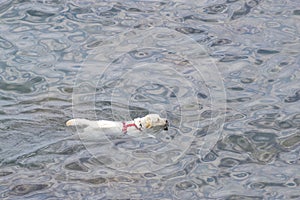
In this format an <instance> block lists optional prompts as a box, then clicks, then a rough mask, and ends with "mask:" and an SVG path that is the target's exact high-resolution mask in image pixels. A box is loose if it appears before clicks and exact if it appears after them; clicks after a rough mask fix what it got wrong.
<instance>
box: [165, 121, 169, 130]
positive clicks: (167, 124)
mask: <svg viewBox="0 0 300 200" xmlns="http://www.w3.org/2000/svg"><path fill="white" fill-rule="evenodd" d="M168 129H169V122H168V120H166V125H165V127H164V130H165V131H167V130H168Z"/></svg>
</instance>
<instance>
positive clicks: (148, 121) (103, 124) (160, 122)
mask: <svg viewBox="0 0 300 200" xmlns="http://www.w3.org/2000/svg"><path fill="white" fill-rule="evenodd" d="M66 125H67V126H83V127H86V128H88V129H89V130H92V131H98V133H99V132H101V131H102V132H105V133H107V134H112V135H129V136H138V135H141V134H143V133H144V132H146V130H149V129H157V128H158V129H159V128H161V129H164V130H168V126H169V124H168V120H167V119H165V118H161V117H160V116H159V115H157V114H149V115H146V116H145V117H142V118H136V119H134V120H132V121H127V122H115V121H107V120H99V121H90V120H87V119H71V120H69V121H67V122H66ZM99 134H100V133H99Z"/></svg>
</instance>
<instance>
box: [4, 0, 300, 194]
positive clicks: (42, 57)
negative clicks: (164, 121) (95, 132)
mask: <svg viewBox="0 0 300 200" xmlns="http://www.w3.org/2000/svg"><path fill="white" fill-rule="evenodd" d="M299 15H300V10H299V3H298V1H295V0H282V1H260V0H252V1H236V0H227V1H214V2H208V1H207V2H206V3H199V2H196V1H189V2H184V1H173V2H163V1H161V2H159V1H152V2H138V1H128V2H122V1H119V2H116V1H114V2H111V1H108V2H105V1H97V2H95V1H90V2H89V1H62V0H56V1H35V0H32V1H2V2H0V19H1V25H0V33H1V34H0V49H1V54H0V60H1V61H0V105H1V110H0V120H1V123H0V182H1V185H0V197H1V199H25V198H27V199H66V198H67V199H68V198H69V199H82V198H86V199H130V198H131V199H267V198H269V199H299V198H300V192H299V185H300V176H299V144H300V136H299V135H300V125H299V124H300V106H299V100H300V88H299V85H300V81H299V80H300V71H299V64H300V60H299V58H300V56H299V48H300V43H299V36H300V34H299V31H300V26H299V23H297V22H298V21H299V18H300V16H299ZM153 27H154V28H155V27H160V28H165V29H169V30H171V31H175V32H177V33H180V34H183V35H185V36H188V37H190V38H192V39H193V40H194V41H195V42H197V43H198V44H200V45H203V46H204V47H205V49H206V50H207V54H208V55H209V58H211V59H213V61H214V62H215V63H216V65H217V67H218V69H219V71H220V73H221V76H222V79H223V82H224V87H225V89H226V96H227V97H226V103H227V105H226V106H227V108H226V110H222V109H220V107H218V106H217V107H213V106H215V105H211V104H212V102H213V99H214V98H218V96H214V95H213V92H212V91H213V90H214V89H215V87H214V85H213V83H212V82H209V80H211V79H210V78H212V77H210V78H209V77H201V75H199V74H197V73H196V71H195V68H193V67H191V66H192V64H191V63H190V60H185V59H182V57H180V56H178V53H180V52H182V49H184V46H182V49H176V51H177V52H175V51H167V50H164V48H161V49H158V48H157V49H155V48H139V49H138V48H133V47H131V49H130V48H129V49H126V48H127V47H129V46H130V45H134V44H135V42H136V40H139V39H140V38H139V37H136V38H135V37H134V36H132V35H131V36H130V34H133V33H134V31H135V32H137V31H141V30H146V31H148V30H151V28H153ZM125 33H126V34H125ZM155 34H157V33H155ZM128 35H129V36H128ZM157 35H159V34H157ZM112 37H120V38H132V40H128V41H126V42H125V43H122V46H119V52H122V51H124V52H126V54H124V55H122V56H120V57H118V59H115V57H114V55H110V56H111V57H110V58H111V59H114V61H113V62H112V63H111V65H110V66H103V65H101V61H102V60H99V58H95V59H94V60H92V61H91V62H86V60H87V59H90V58H91V57H90V56H91V55H92V54H94V53H95V52H94V51H95V50H97V49H100V50H101V51H104V52H105V53H106V54H109V51H112V50H111V49H109V48H108V47H109V45H110V44H109V43H108V41H109V39H111V38H112ZM164 37H165V38H164ZM157 38H159V39H160V40H158V41H159V42H158V43H157V44H158V45H161V46H162V47H163V46H164V45H166V43H164V42H165V41H171V39H170V38H169V39H168V38H167V37H166V35H163V34H162V35H161V36H159V37H157ZM174 40H175V39H174ZM153 41H156V40H153ZM144 42H145V43H147V41H144ZM176 42H177V43H180V42H181V41H180V40H178V41H176ZM151 44H152V43H151ZM149 45H150V44H149ZM152 45H153V44H152ZM104 47H105V48H104ZM122 47H123V49H122ZM125 47H126V48H125ZM149 47H151V46H149ZM190 50H191V51H192V49H190ZM97 59H98V60H97ZM203 59H204V58H203ZM93 61H99V62H94V63H93ZM88 64H89V65H88ZM86 65H87V66H86ZM91 66H92V69H93V70H94V72H95V73H94V74H93V73H91V74H90V77H83V80H85V79H86V80H89V79H91V80H90V82H88V81H87V82H86V85H83V86H82V87H83V89H86V90H85V91H86V92H87V93H84V94H89V93H88V92H89V91H91V90H93V89H94V87H95V86H96V90H95V93H94V95H90V96H89V95H83V97H82V98H83V99H82V100H83V104H82V105H81V106H80V109H78V110H77V107H76V108H74V109H73V110H72V94H73V93H74V88H73V87H74V83H76V81H78V79H77V78H78V74H80V73H81V72H82V71H84V70H87V69H90V68H91ZM147 66H148V67H147ZM149 66H151V68H150V67H149ZM130 69H135V70H136V71H135V75H133V74H131V73H130V72H129V71H130ZM145 69H146V70H145ZM170 69H174V70H176V71H177V74H176V73H174V72H173V71H172V70H170ZM99 71H105V73H103V76H102V77H100V76H99V73H98V72H99ZM127 72H129V74H128V75H126V76H125V78H124V77H122V75H124V73H127ZM178 72H179V73H178ZM203 73H205V72H203ZM216 73H217V72H216ZM136 74H138V76H136ZM162 75H163V76H162ZM120 77H121V78H120ZM92 78H94V79H95V80H92ZM98 80H101V81H98ZM93 81H94V82H93ZM90 83H92V84H90ZM186 83H188V84H186ZM93 84H94V85H93ZM137 84H140V85H139V87H136V85H137ZM111 94H113V95H111ZM126 95H127V96H126ZM111 96H113V99H111ZM124 97H126V98H124ZM179 97H180V98H179ZM80 98H81V97H80ZM193 98H195V99H196V100H197V102H198V103H195V102H196V101H193ZM124 99H129V101H128V102H129V105H127V102H124ZM73 100H74V99H73ZM95 100H96V101H95ZM89 102H93V104H90V103H89ZM90 105H94V107H93V108H92V109H91V107H90ZM128 106H129V109H128ZM112 108H113V109H112ZM128 110H130V112H129V113H128V112H127V111H128ZM195 110H197V111H198V112H197V115H195V112H194V111H195ZM153 111H155V112H157V113H159V114H164V115H166V116H168V119H170V121H171V124H172V127H171V128H170V131H169V132H168V134H166V135H163V134H162V135H159V137H157V138H156V139H155V140H151V139H150V140H145V141H132V142H126V141H124V140H120V141H115V146H113V148H121V149H123V150H124V149H125V150H126V149H127V150H128V149H130V148H131V149H133V150H132V151H131V152H130V153H131V154H132V155H133V156H134V157H136V158H138V157H139V158H145V157H146V156H148V155H153V157H149V159H153V160H155V162H156V164H158V165H160V164H164V162H166V163H169V164H168V165H166V166H164V167H163V168H160V169H159V170H158V171H147V172H145V173H134V172H132V173H126V172H123V171H119V170H117V169H116V165H114V164H115V162H114V158H113V157H109V156H107V154H104V155H101V156H98V157H95V156H93V155H92V154H91V152H90V151H88V149H87V146H86V145H85V144H83V142H82V141H81V140H80V139H79V138H78V137H77V135H76V131H75V129H66V127H65V124H64V123H65V121H66V120H68V119H70V118H72V114H73V113H74V112H76V113H77V114H78V115H80V116H81V117H86V118H94V119H95V118H97V119H99V118H101V119H110V120H113V119H117V120H125V119H129V118H134V117H137V116H141V115H144V114H147V113H149V112H153ZM182 114H185V115H186V116H187V119H189V121H188V123H183V124H180V123H181V122H182V118H181V117H182ZM224 114H226V116H225V122H224V124H223V123H222V124H221V122H220V121H217V120H216V122H215V121H214V122H215V123H213V125H212V121H213V120H211V119H217V118H218V117H219V116H222V115H224ZM189 123H190V124H189ZM195 124H198V125H199V127H198V128H197V129H196V130H195V131H194V132H190V131H189V130H190V128H191V127H192V126H194V125H195ZM182 127H183V128H184V129H183V130H184V131H185V132H186V133H188V134H190V135H188V136H190V137H184V136H185V135H184V134H182V132H180V131H179V130H180V128H182ZM220 129H221V130H222V136H221V137H220V138H219V139H218V141H217V142H216V144H215V145H214V146H213V147H212V148H211V149H210V152H208V153H207V154H206V155H205V156H202V155H201V153H200V152H201V148H202V147H203V145H204V143H203V138H207V137H209V136H212V135H213V132H216V131H218V130H220ZM179 138H180V140H181V141H182V143H184V142H186V143H184V144H189V146H188V148H187V149H186V150H185V151H182V149H180V147H181V146H180V144H179V143H177V144H178V146H177V147H179V150H178V149H177V150H178V151H175V150H174V151H166V152H168V154H167V153H166V154H163V153H162V154H149V151H148V152H147V148H146V147H148V150H149V149H151V148H163V147H164V146H163V145H162V144H170V143H172V142H173V141H176V140H178V139H179ZM191 138H192V140H191ZM206 142H209V140H207V141H206ZM155 145H158V146H155ZM159 145H160V146H159ZM181 145H182V144H181ZM137 147H139V148H137ZM140 147H141V148H140ZM150 147H151V148H150ZM102 148H103V149H104V148H105V147H102ZM97 149H98V150H99V149H101V148H97ZM125 152H126V151H125ZM181 153H183V155H182V156H180V158H178V159H177V160H176V161H174V162H168V159H169V158H170V157H169V156H168V155H177V154H181ZM126 155H127V154H125V155H122V156H126ZM120 156H121V155H120ZM123 159H124V158H123ZM170 163H171V164H170ZM135 164H138V163H135ZM109 166H113V168H110V167H109Z"/></svg>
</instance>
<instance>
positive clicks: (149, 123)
mask: <svg viewBox="0 0 300 200" xmlns="http://www.w3.org/2000/svg"><path fill="white" fill-rule="evenodd" d="M151 127H152V121H151V119H150V117H147V119H146V128H151Z"/></svg>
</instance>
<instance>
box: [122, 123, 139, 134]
mask: <svg viewBox="0 0 300 200" xmlns="http://www.w3.org/2000/svg"><path fill="white" fill-rule="evenodd" d="M131 126H134V127H135V128H136V129H137V130H139V131H142V129H141V128H139V127H137V125H136V124H135V123H132V124H126V122H123V128H122V132H123V133H124V134H126V133H127V128H128V127H131Z"/></svg>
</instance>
